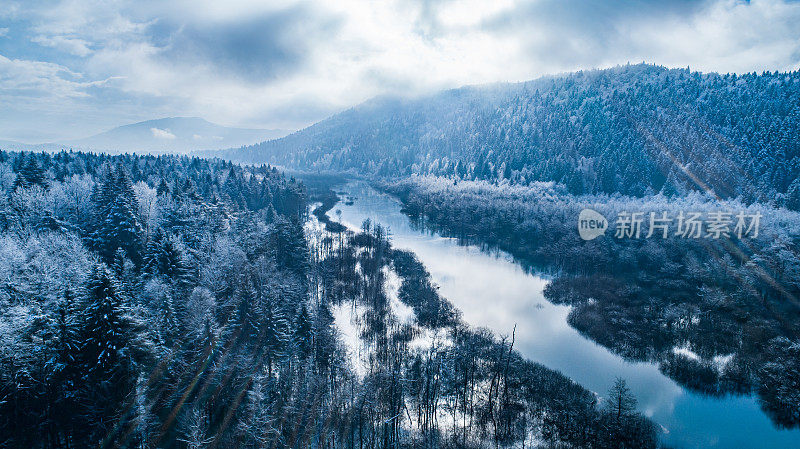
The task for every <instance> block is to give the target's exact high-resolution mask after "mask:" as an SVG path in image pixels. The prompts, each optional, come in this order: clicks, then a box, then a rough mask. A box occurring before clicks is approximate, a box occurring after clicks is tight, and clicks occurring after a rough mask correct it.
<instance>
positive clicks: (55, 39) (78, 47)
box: [31, 35, 92, 56]
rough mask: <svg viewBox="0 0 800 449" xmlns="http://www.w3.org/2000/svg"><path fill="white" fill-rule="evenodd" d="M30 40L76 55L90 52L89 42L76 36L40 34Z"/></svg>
mask: <svg viewBox="0 0 800 449" xmlns="http://www.w3.org/2000/svg"><path fill="white" fill-rule="evenodd" d="M31 41H32V42H36V43H37V44H40V45H44V46H45V47H51V48H55V49H58V50H61V51H63V52H66V53H69V54H71V55H76V56H88V55H90V54H91V53H92V50H91V49H90V48H89V42H87V41H85V40H83V39H78V38H70V37H66V36H44V35H40V36H36V37H34V38H33V39H31Z"/></svg>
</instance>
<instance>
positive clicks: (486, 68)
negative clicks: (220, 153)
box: [0, 0, 800, 133]
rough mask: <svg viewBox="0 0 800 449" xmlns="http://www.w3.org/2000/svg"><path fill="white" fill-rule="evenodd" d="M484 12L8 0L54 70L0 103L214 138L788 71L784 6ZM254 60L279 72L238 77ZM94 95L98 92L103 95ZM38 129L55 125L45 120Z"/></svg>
mask: <svg viewBox="0 0 800 449" xmlns="http://www.w3.org/2000/svg"><path fill="white" fill-rule="evenodd" d="M490 3H491V4H489V3H487V2H483V1H478V0H468V1H467V2H466V3H465V2H446V1H445V2H430V1H424V0H388V1H386V2H366V1H364V0H340V1H338V2H325V1H322V0H316V1H315V0H297V1H294V0H279V1H277V2H263V1H257V0H235V1H233V4H230V2H224V3H223V2H219V1H216V0H203V1H201V2H199V3H198V2H195V1H192V2H189V1H188V0H185V1H183V0H181V1H176V2H152V1H140V2H134V1H133V0H119V1H116V2H105V1H101V0H89V1H77V0H63V1H61V2H59V3H57V4H56V5H51V4H49V3H48V4H41V5H39V6H30V7H29V6H28V5H27V4H26V5H25V7H20V6H18V4H17V2H11V5H10V7H9V10H10V11H16V12H15V13H14V17H16V18H17V20H27V22H28V24H29V28H30V30H29V31H30V33H29V34H28V35H30V36H35V37H34V38H33V40H34V41H35V42H36V43H38V44H40V45H41V46H47V47H49V48H53V49H55V50H57V51H59V52H62V53H63V54H64V55H68V56H69V57H65V58H64V59H63V60H61V59H59V60H58V64H55V63H51V62H39V61H36V59H37V57H36V55H31V56H30V57H28V56H26V57H25V59H29V60H28V61H18V60H13V61H12V60H9V59H5V58H4V59H0V92H2V93H4V94H5V93H7V92H9V89H11V90H13V92H14V95H17V96H21V95H25V92H30V101H31V102H36V101H38V100H35V99H34V97H35V96H41V95H42V92H45V91H48V90H49V91H51V93H49V94H47V95H48V96H49V97H50V98H61V99H62V100H61V101H62V103H61V108H62V109H64V110H69V109H70V108H74V107H79V106H82V105H83V106H86V105H85V104H84V103H81V104H78V103H77V102H78V101H81V102H83V101H84V98H85V97H86V96H89V97H90V98H89V99H88V100H86V101H92V102H94V103H93V104H92V105H91V107H94V108H96V110H95V112H96V114H95V116H104V117H106V118H105V120H107V121H113V120H116V122H115V123H114V125H120V124H124V123H126V122H130V121H135V120H131V119H132V118H134V117H135V119H141V120H144V119H150V118H155V117H159V116H174V115H202V116H204V118H207V119H209V120H211V121H215V122H219V123H224V124H228V125H240V126H250V127H259V128H261V127H263V128H284V129H291V128H297V127H301V126H305V125H308V124H310V123H312V122H313V121H316V120H319V119H322V118H324V117H325V116H326V115H329V114H331V113H333V112H336V111H338V110H341V109H343V108H346V107H349V106H351V105H353V104H356V103H358V102H361V101H363V100H365V99H367V98H369V97H372V96H375V95H380V94H385V93H399V94H415V93H420V92H425V91H430V90H433V89H440V88H448V87H457V86H460V85H464V84H475V83H485V82H493V81H521V80H527V79H532V78H535V77H537V76H541V75H544V74H550V73H559V72H564V71H570V70H575V69H580V68H595V67H607V66H611V65H615V64H624V63H626V62H629V61H630V62H639V61H642V60H646V61H648V62H652V63H658V64H665V65H667V66H672V67H685V66H687V65H689V66H691V67H692V68H693V69H701V70H705V71H722V72H727V71H739V72H742V71H752V70H757V71H761V70H792V69H796V68H799V67H800V27H797V25H796V24H797V23H800V4H798V3H796V2H790V1H786V0H753V1H751V2H741V1H735V0H706V1H704V2H697V3H689V2H683V1H673V2H670V1H666V2H648V1H644V0H643V1H642V2H636V7H633V6H624V5H622V4H614V5H611V4H610V3H609V4H604V5H603V6H598V5H597V4H595V3H594V2H590V1H588V0H559V1H555V0H538V1H536V2H529V1H523V0H499V1H497V2H490ZM0 15H2V13H1V12H0ZM276 17H277V18H278V19H281V20H284V19H285V20H286V21H292V20H294V21H295V22H296V23H295V22H291V23H290V26H286V27H284V28H285V30H284V29H283V28H281V30H282V31H281V32H280V33H279V32H274V33H272V32H271V33H272V34H270V37H269V39H272V40H274V43H275V45H271V41H267V42H260V44H259V45H256V46H254V47H253V48H247V47H239V46H237V45H236V44H238V43H239V42H245V43H246V42H248V41H249V37H250V35H249V34H246V33H245V34H242V33H243V31H242V30H253V29H255V30H258V29H259V26H258V25H259V23H258V22H257V21H258V20H264V21H265V22H264V23H266V24H272V23H276ZM20 18H22V19H20ZM254 20H255V21H256V22H253V21H254ZM277 23H278V24H280V23H282V22H281V21H280V20H278V22H277ZM242 24H245V25H248V26H239V25H242ZM279 28H280V27H279ZM211 30H213V33H212V31H211ZM298 30H300V32H299V34H298ZM190 31H191V32H190ZM204 32H208V33H210V34H209V35H208V36H201V37H205V39H195V38H194V37H195V36H196V34H197V33H204ZM192 33H194V34H192ZM281 33H284V34H281ZM212 34H213V35H212ZM212 37H213V38H215V39H211V38H212ZM217 38H219V39H217ZM226 38H227V42H221V43H220V44H219V45H215V43H216V42H217V40H221V41H225V40H226ZM193 44H196V45H195V46H194V47H193ZM204 52H205V53H207V54H201V53H204ZM298 55H300V60H295V59H297V58H298ZM42 58H44V56H42ZM293 58H294V59H293ZM262 59H263V61H265V62H264V64H270V61H273V60H277V61H283V62H286V61H289V63H287V64H284V65H281V64H274V67H279V68H280V69H276V70H273V69H272V66H270V67H268V68H267V70H265V71H264V73H263V74H262V76H260V77H258V76H255V77H254V76H248V75H252V73H250V69H251V68H253V67H254V65H253V64H258V63H259V61H260V60H262ZM229 60H233V61H234V62H236V63H238V64H229V63H228V62H230V61H229ZM9 65H11V66H13V67H14V68H13V69H11V70H12V71H11V76H10V77H9V76H8V73H6V72H7V71H8V70H9V69H7V68H6V66H9ZM237 67H238V69H237ZM255 67H256V68H258V67H257V66H255ZM237 70H238V71H237ZM87 80H102V81H87ZM111 80H113V82H110V81H111ZM26 89H31V90H26ZM96 89H104V90H103V91H102V95H101V94H100V93H99V92H94V91H95V90H96ZM51 106H52V105H51ZM32 107H33V106H32ZM86 107H89V106H86ZM2 119H3V115H2V112H0V122H2V121H3V120H2ZM52 120H53V122H52V123H53V125H52V126H53V127H58V118H57V117H55V116H54V117H53V118H52ZM2 130H3V127H2V124H0V133H1V132H2Z"/></svg>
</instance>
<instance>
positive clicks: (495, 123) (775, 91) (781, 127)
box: [215, 64, 800, 204]
mask: <svg viewBox="0 0 800 449" xmlns="http://www.w3.org/2000/svg"><path fill="white" fill-rule="evenodd" d="M215 154H217V155H222V156H223V157H227V158H229V159H233V160H238V161H246V162H257V163H262V162H270V163H275V164H280V165H282V166H286V167H292V168H301V169H331V170H351V171H354V172H358V173H369V174H376V175H385V176H397V175H406V174H410V173H429V174H436V175H443V176H452V177H454V178H461V179H487V180H492V181H493V180H510V181H511V182H517V183H528V182H531V181H555V182H558V183H562V184H564V185H565V186H566V187H567V188H568V189H569V190H570V191H571V192H573V193H577V194H580V193H598V192H605V193H616V192H619V193H623V194H628V195H635V196H640V195H645V194H647V193H653V192H659V191H662V192H665V193H669V194H680V193H685V192H687V191H689V190H707V189H712V190H713V191H714V192H715V193H717V194H719V195H720V196H728V197H729V196H740V195H741V196H743V197H744V198H745V199H752V200H754V199H760V200H774V199H775V198H777V197H781V198H783V197H786V196H788V195H795V196H796V197H797V201H798V204H800V180H798V175H799V174H800V72H797V71H795V72H790V73H778V72H774V73H770V72H766V73H764V74H760V75H759V74H755V73H752V74H744V75H735V74H729V75H720V74H716V73H708V74H702V73H698V72H690V71H689V70H688V69H667V68H664V67H659V66H653V65H645V64H639V65H628V66H620V67H616V68H612V69H606V70H593V71H582V72H576V73H572V74H567V75H563V76H556V77H547V78H541V79H538V80H534V81H529V82H524V83H517V84H495V85H487V86H475V87H464V88H461V89H455V90H448V91H445V92H440V93H437V94H434V95H429V96H426V97H423V98H416V99H410V100H408V99H405V100H404V99H396V98H378V99H374V100H371V101H368V102H366V103H364V104H361V105H359V106H357V107H355V108H352V109H349V110H347V111H344V112H342V113H339V114H337V115H334V116H333V117H330V118H329V119H326V120H324V121H322V122H319V123H317V124H315V125H312V126H310V127H308V128H306V129H303V130H301V131H298V132H296V133H293V134H291V135H289V136H287V137H284V138H281V139H277V140H273V141H268V142H263V143H260V144H258V145H253V146H249V147H246V148H241V149H229V150H225V151H223V152H217V153H215Z"/></svg>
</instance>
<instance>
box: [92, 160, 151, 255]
mask: <svg viewBox="0 0 800 449" xmlns="http://www.w3.org/2000/svg"><path fill="white" fill-rule="evenodd" d="M94 203H95V208H96V213H97V218H98V221H99V223H98V226H97V229H96V231H95V236H94V239H93V240H94V243H95V248H96V249H97V251H98V252H99V253H100V255H101V257H102V258H103V260H104V261H106V263H109V264H111V263H113V260H114V256H115V255H116V252H117V249H119V248H121V249H123V250H125V253H126V255H127V256H128V257H129V258H130V259H131V261H133V263H134V265H136V266H139V265H141V262H142V236H143V235H144V230H143V228H142V225H141V223H140V222H139V217H138V205H137V200H136V194H135V193H134V191H133V184H132V183H131V180H130V177H129V176H128V174H127V172H126V171H125V169H124V168H123V167H122V166H119V167H118V168H117V170H116V172H115V173H109V175H108V177H107V179H106V181H105V182H104V183H103V186H102V187H101V188H100V189H99V191H98V192H97V195H96V198H95V199H94Z"/></svg>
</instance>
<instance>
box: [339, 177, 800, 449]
mask: <svg viewBox="0 0 800 449" xmlns="http://www.w3.org/2000/svg"><path fill="white" fill-rule="evenodd" d="M342 190H343V192H344V193H345V194H346V195H347V196H350V197H352V199H353V201H346V202H340V203H338V204H337V205H336V206H335V207H334V209H333V210H332V211H331V212H330V213H329V216H330V217H331V218H332V219H333V220H341V222H342V223H343V224H345V225H346V226H348V227H350V228H354V229H355V228H359V227H360V225H361V223H362V222H363V221H364V220H365V219H370V220H372V221H374V222H377V223H381V224H382V225H384V226H387V227H389V230H390V232H391V236H392V242H393V246H394V247H396V248H402V249H409V250H411V251H413V252H415V253H416V254H417V256H418V257H419V258H420V260H421V261H422V262H423V263H424V264H425V266H426V267H427V268H428V270H429V271H430V273H431V276H432V277H433V279H434V280H435V281H436V282H437V283H438V285H439V286H440V291H441V293H442V295H443V296H444V297H446V298H448V299H449V300H450V301H451V302H452V303H453V304H454V305H455V306H456V307H457V308H458V309H459V310H461V312H462V313H463V318H464V320H465V321H466V322H467V323H469V324H471V325H473V326H482V327H487V328H489V329H491V330H492V331H494V332H495V333H497V334H505V335H508V334H510V333H511V332H512V330H513V329H514V326H515V324H516V334H515V335H516V344H515V348H516V349H518V350H519V351H520V352H521V353H522V354H523V355H524V356H525V357H527V358H530V359H532V360H535V361H537V362H540V363H542V364H544V365H545V366H547V367H549V368H553V369H556V370H559V371H561V372H563V373H564V374H566V375H567V376H569V377H570V378H572V379H574V380H575V381H576V382H578V383H580V384H581V385H583V386H584V387H586V388H589V389H591V390H593V391H595V392H597V393H599V394H600V395H601V396H602V395H603V394H605V392H606V391H607V390H608V388H609V387H610V386H611V385H612V384H613V382H614V379H615V378H616V377H623V378H625V379H626V380H627V382H628V386H629V387H630V388H631V390H632V391H633V392H634V394H635V395H636V397H637V399H638V401H639V409H640V410H641V411H642V412H644V413H645V414H646V415H647V416H649V417H651V418H652V419H653V420H655V421H656V422H657V423H658V424H660V425H661V426H662V427H663V429H664V432H665V433H664V435H663V438H662V439H663V441H664V442H665V443H666V444H668V445H671V446H674V447H719V448H762V447H772V448H797V447H800V431H798V430H793V431H786V430H778V429H776V428H775V426H774V425H773V424H772V422H771V421H770V419H769V418H768V417H767V416H766V415H765V414H764V413H763V412H762V411H761V409H760V408H759V407H758V404H757V403H756V400H755V399H754V398H752V397H749V396H745V397H725V398H709V397H704V396H701V395H698V394H695V393H691V392H688V391H686V390H684V389H683V388H681V387H680V386H679V385H678V384H676V383H675V382H674V381H672V380H671V379H669V378H668V377H666V376H664V375H663V374H662V373H661V372H660V371H659V370H658V368H657V367H656V366H655V365H654V364H650V363H632V362H628V361H626V360H624V359H623V358H621V357H619V356H617V355H615V354H613V353H611V352H610V351H608V350H607V349H606V348H604V347H602V346H600V345H598V344H596V343H594V342H593V341H591V340H588V339H586V338H584V337H583V336H581V335H580V334H579V333H578V332H577V331H576V330H574V329H573V328H571V327H570V326H569V325H568V324H567V320H566V318H567V314H568V313H569V307H567V306H558V305H553V304H551V303H549V302H548V301H547V300H546V299H545V298H544V296H543V294H542V290H543V288H544V286H545V285H546V284H547V282H548V281H547V279H546V278H544V277H541V276H537V275H535V274H529V273H526V271H525V270H524V269H523V268H522V267H521V266H520V265H519V264H517V263H515V262H514V261H513V260H512V258H511V257H510V256H508V255H507V254H504V253H494V254H490V253H487V252H484V251H481V250H480V249H479V248H477V247H475V246H460V245H459V244H458V242H457V241H456V240H455V239H451V238H445V237H441V236H439V235H436V234H428V233H425V232H422V231H420V230H419V229H416V228H415V227H414V226H413V225H412V223H411V222H410V220H409V219H408V217H406V216H405V215H404V214H403V213H402V212H401V211H400V203H399V202H398V201H397V200H396V199H394V198H392V197H390V196H388V195H385V194H381V193H379V192H377V191H375V190H374V189H372V188H370V187H369V186H368V185H366V184H364V183H360V182H356V183H351V184H348V185H347V186H345V187H344V188H343V189H342ZM337 210H338V211H341V214H338V213H337Z"/></svg>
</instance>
